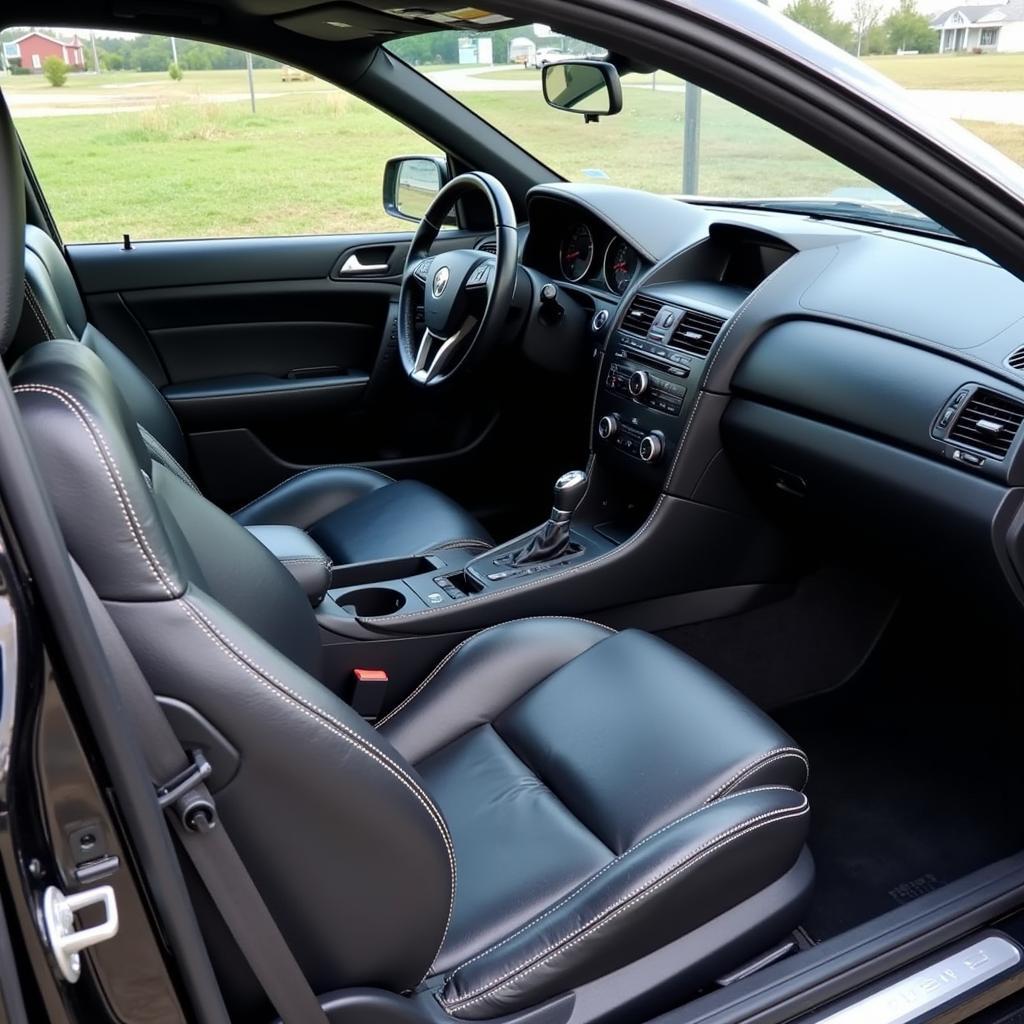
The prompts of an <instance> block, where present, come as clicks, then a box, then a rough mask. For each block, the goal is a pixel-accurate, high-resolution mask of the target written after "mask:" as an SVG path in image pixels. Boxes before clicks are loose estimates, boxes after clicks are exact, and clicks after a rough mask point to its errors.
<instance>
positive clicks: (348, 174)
mask: <svg viewBox="0 0 1024 1024" xmlns="http://www.w3.org/2000/svg"><path fill="white" fill-rule="evenodd" d="M1015 60H1016V66H1017V67H1018V68H1020V69H1022V70H1024V57H1021V58H1016V59H1015ZM989 61H991V62H992V66H993V67H994V68H996V70H997V71H999V73H1000V74H1004V75H1005V74H1008V72H1007V71H1006V67H1007V66H1008V61H1007V60H1004V59H1000V58H997V57H983V58H976V59H973V60H972V59H971V58H962V59H961V58H938V59H936V58H925V57H920V58H910V57H906V58H893V59H891V60H889V61H886V62H885V68H886V69H888V67H889V66H890V65H892V66H894V67H895V66H897V65H898V67H899V68H900V70H901V74H904V75H906V74H908V73H909V72H908V70H907V69H911V68H914V67H917V66H918V65H920V67H921V68H922V69H923V70H922V71H921V72H919V73H918V72H915V73H918V74H920V76H921V77H922V78H926V77H927V76H932V77H934V76H935V74H936V73H937V72H936V70H935V68H936V67H946V66H948V67H950V68H953V69H954V70H956V69H957V68H958V67H959V66H960V65H961V64H962V65H964V66H965V67H966V66H970V65H972V64H975V63H976V64H978V65H987V64H988V62H989ZM873 63H876V64H877V65H878V66H881V65H882V62H880V61H879V62H873ZM501 73H504V74H513V75H523V76H531V75H533V76H535V72H530V71H518V72H517V71H511V72H508V71H506V72H493V74H501ZM979 74H980V72H976V73H974V77H973V78H972V79H971V80H972V81H977V80H978V75H979ZM1021 81H1022V84H1024V78H1022V79H1021ZM108 86H109V88H108ZM4 89H5V90H7V91H8V92H9V93H10V95H11V99H12V105H13V106H14V109H15V118H16V120H17V121H18V126H19V130H20V131H21V134H22V137H23V139H24V142H25V145H26V147H27V149H28V152H29V155H30V157H31V159H32V161H33V164H34V166H35V168H36V171H37V173H38V175H39V178H40V180H41V182H42V184H43V188H44V189H45V191H46V194H47V196H48V198H49V201H50V203H51V206H52V208H53V210H54V213H55V215H56V218H57V220H58V223H59V224H60V226H61V229H62V232H63V233H64V236H65V238H66V239H68V240H69V241H109V240H115V239H119V238H120V236H121V234H122V233H123V232H130V233H131V234H132V235H133V237H136V238H161V237H162V238H168V237H170V238H173V237H200V236H213V235H222V236H226V235H252V234H303V233H318V232H347V231H368V230H375V229H386V228H394V227H395V226H396V222H395V221H393V220H391V219H390V218H388V217H387V216H386V215H385V214H384V212H383V210H382V209H381V196H380V191H381V173H382V171H383V167H384V163H385V161H386V160H387V159H388V158H389V157H391V156H395V155H399V154H411V153H423V152H428V153H429V152H436V147H435V146H433V145H431V144H430V143H427V142H424V141H422V140H421V139H419V138H418V137H417V136H416V135H415V134H414V133H413V132H411V131H409V130H408V129H406V128H404V127H403V126H401V125H399V124H397V123H395V122H394V121H392V120H391V119H390V118H389V117H387V116H386V115H384V114H382V113H381V112H379V111H377V110H375V109H374V108H372V107H369V106H367V105H366V104H364V103H362V102H360V101H358V100H355V99H353V98H350V97H347V96H345V95H344V94H341V93H339V92H337V91H336V90H333V89H331V88H330V87H329V86H326V85H325V84H324V83H322V82H319V81H315V80H314V81H303V82H282V81H281V80H280V74H279V73H278V72H275V71H267V70H264V71H258V72H257V73H256V90H257V94H258V99H257V112H256V113H255V114H252V113H251V112H250V109H249V101H248V98H247V84H246V77H245V73H244V71H243V72H240V71H221V72H202V73H189V74H186V77H185V80H184V81H183V82H181V83H174V82H172V81H171V80H170V79H169V78H168V77H167V76H166V75H165V74H149V75H145V74H127V73H117V74H109V75H102V76H100V77H99V78H98V79H97V78H96V77H94V76H81V75H80V76H72V77H71V78H70V79H69V84H68V86H66V87H65V88H64V89H53V88H51V87H50V86H48V85H46V84H45V83H44V82H43V81H42V80H41V79H40V78H38V77H31V78H29V77H18V78H12V79H7V80H5V82H4ZM459 98H460V99H461V100H462V101H463V102H464V103H466V104H467V105H468V106H470V107H471V108H473V109H474V110H476V111H477V112H478V113H480V114H481V115H482V116H483V117H485V118H486V119H488V120H490V121H491V122H492V123H493V124H495V125H496V126H497V127H498V128H499V129H501V130H502V131H503V132H505V133H506V134H507V135H509V136H510V137H511V138H513V139H519V140H522V141H527V142H528V145H529V148H530V149H531V150H532V151H533V152H534V153H535V154H536V155H537V156H538V157H539V158H540V159H542V160H543V161H545V162H546V163H548V164H549V165H550V166H551V167H553V168H554V169H555V170H556V171H558V172H559V173H561V174H563V175H564V176H566V177H567V178H570V179H572V180H580V181H585V180H607V181H610V182H612V183H617V184H622V185H627V186H630V187H635V188H643V189H651V190H654V191H660V192H678V191H680V189H681V140H682V121H683V102H684V100H683V95H682V94H681V93H680V92H678V91H673V92H669V91H664V92H660V91H654V90H647V89H643V88H636V89H629V90H628V91H627V94H626V109H625V111H624V112H623V113H622V115H620V116H619V117H616V118H608V119H605V120H604V121H602V122H601V123H600V124H598V125H584V124H583V122H582V120H581V119H578V118H573V117H570V116H568V115H565V114H561V113H559V112H557V111H554V110H551V109H550V108H548V107H547V106H546V105H545V104H544V102H543V100H542V98H541V96H540V91H539V88H538V90H537V91H536V92H533V91H525V92H524V91H515V92H509V91H505V92H467V93H461V94H460V95H459ZM97 105H99V109H103V111H104V112H102V113H88V111H89V110H95V109H97ZM51 108H52V109H51ZM19 109H21V110H22V111H24V112H31V113H34V114H35V115H37V116H24V117H19V114H18V111H19ZM40 115H41V116H40ZM968 127H970V128H971V130H973V131H975V132H977V134H979V135H981V136H982V137H984V138H987V139H990V140H991V141H992V142H993V143H994V144H995V145H997V146H998V147H999V148H1000V149H1003V150H1004V151H1005V152H1007V153H1008V154H1009V155H1010V156H1012V157H1013V158H1014V159H1016V160H1018V161H1024V128H1020V127H1015V126H1004V125H995V124H987V123H986V124H970V125H968ZM858 184H863V182H862V181H861V180H860V179H859V178H858V177H857V176H856V175H854V174H853V173H852V172H850V171H847V170H845V169H844V168H842V167H840V166H839V165H837V164H836V163H834V162H833V161H831V160H830V159H828V158H826V157H824V156H822V155H821V154H819V153H817V152H815V151H814V150H812V149H810V148H809V147H807V146H805V145H804V144H802V143H800V142H797V141H795V140H793V139H791V138H789V137H788V136H786V135H785V134H784V133H782V132H781V131H779V130H778V129H775V128H773V127H772V126H770V125H767V124H765V123H763V122H761V121H759V120H757V119H756V118H754V117H752V116H750V115H748V114H745V113H744V112H742V111H740V110H738V109H737V108H735V107H733V106H731V105H729V104H726V103H724V102H723V101H720V100H718V99H717V98H715V97H713V96H710V95H705V97H704V107H703V117H702V141H701V180H700V186H701V189H700V190H701V192H703V193H706V194H718V195H734V196H763V195H773V194H774V195H807V194H822V193H827V192H831V191H833V190H834V189H836V188H840V187H847V186H856V185H858Z"/></svg>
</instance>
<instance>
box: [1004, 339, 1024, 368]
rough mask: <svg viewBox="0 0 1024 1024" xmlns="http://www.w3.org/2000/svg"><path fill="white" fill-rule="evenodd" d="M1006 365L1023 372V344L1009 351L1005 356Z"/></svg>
mask: <svg viewBox="0 0 1024 1024" xmlns="http://www.w3.org/2000/svg"><path fill="white" fill-rule="evenodd" d="M1006 365H1007V366H1009V367H1010V369H1011V370H1020V371H1022V372H1024V345H1021V347H1020V348H1019V349H1017V351H1016V352H1011V353H1010V354H1009V355H1008V356H1007V357H1006Z"/></svg>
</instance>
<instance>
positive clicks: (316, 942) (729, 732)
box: [12, 341, 812, 1021]
mask: <svg viewBox="0 0 1024 1024" xmlns="http://www.w3.org/2000/svg"><path fill="white" fill-rule="evenodd" d="M12 383H13V384H14V385H15V392H16V394H17V397H18V401H19V405H20V407H21V410H22V415H23V418H24V421H25V425H26V430H27V434H28V437H29V439H30V441H31V443H32V446H33V448H34V450H35V452H36V456H37V459H38V462H39V465H40V467H41V470H42V473H43V475H44V478H45V479H46V481H47V483H48V485H49V488H50V490H51V493H52V495H53V499H54V504H55V507H56V510H57V515H58V518H59V521H60V524H61V527H62V529H63V531H64V535H65V537H66V540H67V543H68V547H69V550H70V552H71V554H72V556H73V557H74V558H75V559H76V561H77V562H78V563H79V565H80V566H81V568H82V570H83V571H84V572H85V574H86V575H87V577H88V578H89V580H90V582H91V583H92V585H93V587H94V588H95V589H96V591H97V593H98V594H99V595H100V597H101V598H102V599H103V601H104V603H105V604H106V606H107V608H108V609H109V610H110V613H111V615H112V617H113V618H114V620H115V622H116V623H117V625H118V627H119V629H120V630H121V631H122V632H123V634H124V636H125V639H126V640H127V642H128V644H129V646H130V647H131V649H132V651H133V653H134V655H135V657H136V658H137V660H138V661H139V663H140V666H141V667H142V669H143V671H144V672H145V674H146V676H147V678H148V679H149V681H150V684H151V685H152V686H153V688H154V690H155V691H156V692H157V693H158V694H159V695H162V696H166V697H171V698H174V699H175V700H177V701H179V702H183V703H185V704H188V705H190V706H191V707H192V708H194V709H195V710H196V711H197V712H198V713H199V714H201V715H202V716H203V717H204V718H206V719H207V720H208V721H209V722H210V723H212V725H213V726H214V727H215V728H216V729H217V730H219V731H220V732H221V733H222V734H223V735H224V736H225V737H227V739H228V740H229V741H230V743H231V744H232V745H233V746H234V747H235V748H237V750H238V751H239V757H240V760H239V763H238V765H237V769H232V770H230V771H226V772H225V771H224V770H223V766H222V770H221V773H220V775H219V777H217V776H215V779H214V781H215V784H216V785H217V786H218V787H220V788H219V793H218V804H219V807H220V812H221V815H222V817H223V820H224V821H225V823H226V825H227V827H228V828H229V829H230V831H231V834H232V836H233V838H234V840H235V843H236V845H237V846H238V848H239V850H240V851H241V853H242V856H243V857H244V858H245V860H246V862H247V865H248V866H249V868H250V871H251V873H252V875H253V878H254V880H255V882H256V884H257V886H258V888H259V890H260V892H261V893H262V894H263V896H264V898H265V900H266V902H267V904H268V906H269V908H270V909H271V911H272V912H273V914H274V916H275V917H276V919H277V921H278V923H279V925H280V927H281V930H282V932H283V933H284V935H285V937H286V938H287V940H288V942H289V944H290V945H291V946H292V948H293V950H294V951H295V954H296V957H297V959H298V961H299V963H300V964H301V965H302V967H303V969H304V970H305V972H306V974H307V976H308V978H309V979H310V981H311V983H312V984H313V986H314V988H316V990H317V991H319V992H326V991H329V990H332V989H338V988H343V987H352V986H375V987H377V988H379V989H386V990H389V991H390V992H393V993H412V994H411V995H410V996H409V997H408V998H409V1002H410V1003H411V1004H412V1006H413V1007H414V1008H415V1012H416V1013H417V1014H419V1016H417V1017H416V1018H415V1019H423V1020H424V1021H426V1020H428V1019H431V1018H432V1017H433V1019H436V1018H437V1014H439V1013H441V1014H442V1015H447V1016H450V1017H455V1018H460V1019H481V1018H493V1017H498V1016H506V1015H516V1014H518V1013H521V1012H525V1011H526V1010H527V1008H529V1007H533V1006H535V1005H536V1004H539V1003H542V1002H544V1001H545V1000H549V999H558V998H559V997H560V995H561V994H563V993H571V996H569V997H568V998H570V999H571V1000H573V1005H574V1007H575V1010H574V1017H573V1019H574V1020H576V1021H586V1020H590V1019H594V1018H595V1017H596V1016H599V1015H600V1013H603V1012H606V1011H607V1009H608V1008H609V1007H615V1006H622V1005H624V1004H631V1003H635V1002H638V1001H641V1000H643V1001H644V1005H645V1006H646V1007H648V1008H650V1007H651V1006H657V1005H659V1004H658V1002H657V999H655V996H657V998H660V999H661V1000H664V999H666V998H668V997H669V996H672V997H678V995H680V994H681V993H685V992H687V991H692V990H694V989H695V988H697V987H699V986H702V985H706V984H707V983H708V982H710V981H711V980H712V979H713V978H715V977H717V976H718V974H719V973H721V972H724V971H726V970H730V969H732V968H734V967H736V966H738V965H739V964H740V963H741V962H743V961H744V960H745V959H747V958H749V957H752V956H754V955H756V954H758V953H760V952H762V951H763V950H765V949H767V948H768V947H770V946H771V945H772V944H774V943H777V942H778V941H779V940H780V939H781V938H783V937H784V936H785V935H786V934H787V933H788V932H789V931H790V930H792V929H793V928H794V927H795V926H796V925H797V924H798V923H799V919H800V915H801V912H802V909H803V906H804V904H805V901H806V898H807V896H808V893H809V891H810V884H811V875H812V872H811V868H810V862H809V856H808V855H807V853H806V851H805V849H804V843H805V838H806V832H807V814H808V809H807V801H806V799H805V798H804V796H803V795H802V792H801V790H802V788H803V785H804V782H805V779H806V773H807V761H806V758H805V757H804V755H803V754H802V753H801V752H800V751H799V750H798V749H797V748H796V747H795V746H794V745H793V743H792V741H791V740H790V739H789V737H788V736H786V735H785V733H783V732H782V731H781V730H780V729H779V728H778V727H777V726H776V725H774V724H773V723H772V722H771V721H770V720H769V719H768V718H767V717H765V716H764V715H763V714H762V713H761V712H760V711H758V710H757V709H756V708H754V707H753V706H752V705H751V704H749V703H748V702H747V701H746V700H745V699H744V698H742V697H741V696H740V695H739V694H737V693H736V692H734V691H733V690H732V689H730V688H729V687H728V686H727V685H726V684H725V683H723V682H722V681H721V680H720V679H718V678H716V677H715V676H713V675H712V674H711V673H710V672H708V671H707V670H706V669H704V668H702V667H701V666H700V665H699V664H697V663H696V662H694V661H692V660H691V659H689V658H687V657H684V656H683V655H681V654H680V653H679V652H677V651H675V650H674V649H672V648H671V647H669V646H668V645H666V644H664V643H663V642H661V641H659V640H657V639H654V638H653V637H650V636H648V635H645V634H642V633H638V632H635V631H628V632H625V633H621V634H615V633H613V632H611V631H610V630H608V629H605V628H604V627H601V626H598V625H594V624H592V623H588V622H583V621H579V620H570V619H535V620H524V621H520V622H515V623H511V624H506V625H501V626H496V627H494V628H492V629H490V630H487V631H485V632H483V633H481V634H478V635H477V636H475V637H473V638H471V639H470V640H469V641H468V642H466V643H464V644H463V645H462V646H460V647H458V648H456V649H455V650H454V651H453V652H452V653H451V654H450V655H449V657H448V658H446V659H445V661H444V662H442V664H441V665H440V666H439V667H438V668H437V670H436V671H435V672H433V673H432V674H431V675H430V676H429V677H428V678H427V679H426V680H425V681H424V682H423V683H422V685H421V686H420V687H419V688H418V689H417V690H416V691H414V692H413V694H412V695H411V697H410V698H409V699H408V700H407V701H405V702H404V703H403V704H402V705H400V706H399V707H398V708H397V709H396V710H395V711H394V712H393V713H391V714H390V715H388V716H387V717H386V718H385V719H384V720H383V721H382V722H381V723H380V725H379V727H378V728H373V727H371V726H369V725H368V724H366V723H365V722H364V721H363V720H362V719H360V718H359V717H358V716H357V715H356V714H355V713H354V712H353V711H352V709H351V708H350V707H348V706H347V705H346V704H345V703H344V702H343V701H341V700H340V699H339V698H338V697H337V696H336V695H335V693H333V692H332V691H331V689H330V688H329V687H328V686H326V685H324V683H323V682H321V681H320V679H319V676H320V673H321V666H320V652H321V648H320V639H319V636H318V628H317V625H316V622H315V620H314V617H313V613H312V611H311V609H310V607H309V602H308V600H307V598H306V595H305V594H304V593H303V591H302V590H301V588H300V587H299V585H298V583H296V581H295V580H294V579H293V578H292V576H291V575H289V574H288V572H287V571H286V570H285V569H284V568H283V567H282V565H281V564H280V563H279V562H278V561H277V560H276V559H275V558H274V557H273V556H272V555H271V554H270V552H269V551H268V550H267V549H266V548H265V547H264V546H263V545H262V544H260V542H259V541H257V540H256V539H255V538H254V537H253V536H252V535H251V534H250V533H249V532H248V531H247V530H245V529H243V528H242V527H240V526H239V524H238V523H237V522H235V521H234V520H233V519H231V518H230V517H229V516H227V515H225V514H224V513H223V512H221V511H220V510H218V509H217V508H215V507H214V506H213V505H211V504H210V502H208V501H207V500H206V499H205V498H204V497H203V496H202V495H200V494H199V493H198V492H197V491H196V490H195V489H194V488H192V487H190V486H189V485H188V484H187V483H186V482H185V481H184V480H183V479H182V478H181V477H180V476H179V475H178V474H177V473H175V472H174V471H173V470H171V469H169V468H168V467H167V466H166V465H165V464H164V463H163V462H162V460H160V459H155V458H154V457H153V456H152V454H151V453H150V451H149V450H148V449H147V447H146V445H145V444H144V443H143V440H142V436H141V434H140V432H139V429H138V427H137V426H136V423H135V417H134V415H133V413H132V412H131V411H130V410H129V409H128V408H127V406H126V405H125V403H124V400H123V397H122V395H121V392H120V390H119V389H118V388H117V386H116V385H115V383H114V381H113V379H112V377H111V375H110V373H109V372H108V370H107V369H106V367H105V366H104V364H103V363H102V361H101V360H100V359H99V358H98V357H97V356H96V355H95V353H93V352H92V351H90V350H89V349H88V348H87V347H86V346H84V345H81V344H77V343H74V342H68V341H55V342H52V343H50V344H46V345H38V346H35V347H34V348H32V349H31V350H30V351H29V352H28V353H27V354H26V355H25V356H23V357H22V358H21V359H20V360H19V362H18V363H17V365H16V366H15V367H14V369H13V371H12ZM211 756H212V757H213V758H214V769H215V771H216V770H217V769H218V765H217V763H216V756H215V755H213V754H212V753H211ZM232 772H233V775H232ZM206 933H207V934H208V935H209V936H210V942H211V944H212V946H213V950H212V952H213V954H214V957H215V961H216V963H217V966H218V968H219V970H220V972H221V976H222V978H223V979H224V983H225V985H226V986H227V987H228V989H229V992H230V997H231V1004H232V1008H233V1010H234V1011H235V1012H236V1013H237V1014H238V1019H243V1018H245V1019H249V1018H250V1017H251V1019H256V1016H255V1015H256V1014H258V1013H264V1012H266V1007H265V1006H263V1005H262V1002H261V996H260V994H259V992H258V990H256V989H254V987H253V983H252V980H251V978H249V977H248V975H247V974H246V973H245V972H244V971H240V970H239V969H238V964H237V961H236V960H235V957H236V956H237V954H236V953H235V951H234V947H233V945H232V944H231V942H230V941H229V940H226V939H224V940H222V939H221V938H220V934H221V933H220V932H219V930H218V929H217V927H216V923H215V921H213V920H212V919H211V920H210V921H209V922H208V926H207V928H206ZM652 1000H654V1001H653V1002H652ZM588 1008H589V1009H588ZM391 1019H395V1018H391ZM403 1019H407V1018H403ZM561 1019H565V1018H564V1017H563V1018H561Z"/></svg>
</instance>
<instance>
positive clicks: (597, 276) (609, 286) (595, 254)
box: [558, 220, 640, 295]
mask: <svg viewBox="0 0 1024 1024" xmlns="http://www.w3.org/2000/svg"><path fill="white" fill-rule="evenodd" d="M558 266H559V270H560V272H561V275H562V277H563V278H564V279H565V280H566V281H568V282H570V283H572V284H589V285H593V286H595V287H598V288H601V289H602V290H607V291H610V292H612V293H613V294H614V295H623V294H625V292H626V291H627V290H628V288H629V286H630V285H631V284H632V283H633V279H634V278H635V277H636V275H637V272H638V271H639V270H640V256H639V254H638V253H637V251H636V250H635V249H634V248H633V247H632V246H631V245H630V244H629V243H628V242H627V241H626V240H625V239H623V238H620V237H619V236H618V235H610V236H609V235H608V233H607V231H605V232H602V231H601V229H600V228H595V227H594V226H592V225H591V224H588V223H587V222H586V221H583V220H580V221H577V222H576V223H574V224H572V225H570V226H569V227H568V228H567V229H566V230H565V231H564V233H563V234H562V237H561V239H560V241H559V248H558Z"/></svg>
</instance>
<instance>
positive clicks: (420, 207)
mask: <svg viewBox="0 0 1024 1024" xmlns="http://www.w3.org/2000/svg"><path fill="white" fill-rule="evenodd" d="M448 178H449V173H448V164H447V162H446V161H445V160H444V159H443V158H441V157H436V156H397V157H394V158H392V159H391V160H389V161H388V162H387V164H386V165H385V167H384V211H385V212H386V213H388V214H389V215H390V216H392V217H397V218H398V219H399V220H411V221H416V222H419V221H421V220H422V219H423V215H424V214H425V213H426V212H427V208H428V207H429V206H430V204H431V202H432V201H433V199H434V196H436V195H437V193H438V192H440V191H441V189H442V188H443V187H444V186H445V185H446V184H447V183H448ZM445 223H446V224H448V223H451V224H454V223H455V220H454V219H453V218H449V219H446V221H445Z"/></svg>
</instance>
